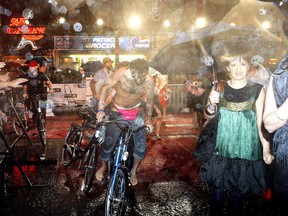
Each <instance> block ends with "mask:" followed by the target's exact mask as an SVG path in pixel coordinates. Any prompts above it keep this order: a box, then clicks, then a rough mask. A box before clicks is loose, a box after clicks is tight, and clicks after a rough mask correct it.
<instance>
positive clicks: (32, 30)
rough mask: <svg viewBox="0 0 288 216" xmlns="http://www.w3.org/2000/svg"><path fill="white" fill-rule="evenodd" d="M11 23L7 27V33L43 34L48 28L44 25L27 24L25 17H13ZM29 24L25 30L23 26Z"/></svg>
mask: <svg viewBox="0 0 288 216" xmlns="http://www.w3.org/2000/svg"><path fill="white" fill-rule="evenodd" d="M10 21H11V24H10V25H9V27H8V28H7V34H13V35H16V34H22V35H43V34H45V32H46V28H45V27H43V26H31V24H28V25H26V23H25V21H26V19H25V18H15V17H14V18H12V19H11V20H10ZM25 25H26V26H27V28H26V29H25V31H24V32H23V29H22V26H25Z"/></svg>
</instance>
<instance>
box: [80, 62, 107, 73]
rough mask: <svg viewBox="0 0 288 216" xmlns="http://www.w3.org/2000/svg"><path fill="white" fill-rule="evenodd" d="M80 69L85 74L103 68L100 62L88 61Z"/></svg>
mask: <svg viewBox="0 0 288 216" xmlns="http://www.w3.org/2000/svg"><path fill="white" fill-rule="evenodd" d="M81 68H83V70H84V71H85V72H96V71H98V70H100V69H102V68H103V66H102V63H101V62H100V61H88V62H86V63H84V64H82V65H81Z"/></svg>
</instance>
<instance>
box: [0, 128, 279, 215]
mask: <svg viewBox="0 0 288 216" xmlns="http://www.w3.org/2000/svg"><path fill="white" fill-rule="evenodd" d="M166 127H167V128H166V130H167V131H169V133H168V132H167V131H166V132H167V134H166V135H165V133H164V132H163V137H162V139H161V140H155V139H153V137H150V139H149V141H148V143H147V155H146V157H145V159H144V160H143V161H142V163H141V165H140V167H139V170H138V178H139V183H138V185H136V186H134V187H133V190H132V192H131V194H130V201H129V205H128V209H127V215H130V216H154V215H161V216H162V215H163V216H169V215H171V216H186V215H187V216H188V215H210V210H209V193H208V188H207V186H205V185H203V184H201V183H199V179H198V171H199V163H198V161H196V160H195V159H194V158H193V157H192V156H191V151H192V150H193V149H194V145H195V142H196V140H197V131H194V132H195V133H194V135H193V134H191V132H189V133H190V135H189V136H188V135H187V136H185V134H183V131H185V130H187V128H183V129H182V130H181V129H180V131H182V136H179V134H178V136H176V135H175V136H173V133H172V132H171V131H172V128H173V125H172V126H169V125H168V124H167V125H166ZM174 127H175V125H174ZM181 127H184V126H183V125H182V126H181ZM175 128H176V127H175ZM175 130H176V129H175ZM177 130H179V128H177ZM177 133H178V132H177ZM198 133H199V131H198ZM180 134H181V133H180ZM62 145H63V139H62V140H61V139H57V140H53V139H50V142H49V143H48V145H47V146H46V147H45V148H43V147H42V146H41V145H40V144H39V143H38V142H36V141H33V146H34V147H35V149H36V150H37V152H39V153H41V154H42V153H44V154H45V156H46V159H45V160H44V161H42V162H40V163H32V162H31V160H30V162H29V163H28V162H27V159H31V158H33V154H34V153H33V151H31V148H30V147H29V146H28V145H26V144H25V143H22V144H21V145H17V147H15V148H14V149H15V155H17V158H18V159H20V162H21V163H22V164H23V166H22V168H23V170H24V171H25V173H26V174H27V176H28V178H29V180H30V181H31V183H32V184H33V186H32V187H28V186H27V184H26V183H25V181H24V180H23V177H22V176H21V174H20V172H19V171H18V169H17V167H14V169H13V173H11V174H10V175H8V177H7V180H6V182H7V193H6V194H5V193H2V194H1V198H0V203H1V207H0V215H5V216H9V215H31V216H32V215H33V216H34V215H41V216H45V215H49V216H50V215H61V216H62V215H63V216H66V215H67V216H70V215H81V216H82V215H97V216H102V215H104V201H105V190H106V186H107V180H104V181H102V182H96V180H95V181H94V185H93V189H92V191H91V192H90V193H88V194H85V193H84V192H82V191H81V185H82V180H83V178H84V176H83V173H82V172H81V171H80V170H78V165H79V163H78V162H77V161H76V162H75V163H73V164H72V165H71V166H70V167H68V168H64V167H63V166H62V164H61V159H60V154H61V149H62ZM27 164H28V165H27ZM272 214H273V212H272V210H271V206H270V204H269V202H267V201H265V200H263V199H261V198H256V197H251V198H249V200H247V201H246V202H245V215H272ZM273 215H275V214H273Z"/></svg>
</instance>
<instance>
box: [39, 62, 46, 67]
mask: <svg viewBox="0 0 288 216" xmlns="http://www.w3.org/2000/svg"><path fill="white" fill-rule="evenodd" d="M39 65H40V67H42V66H46V65H47V62H46V61H41V62H40V64H39Z"/></svg>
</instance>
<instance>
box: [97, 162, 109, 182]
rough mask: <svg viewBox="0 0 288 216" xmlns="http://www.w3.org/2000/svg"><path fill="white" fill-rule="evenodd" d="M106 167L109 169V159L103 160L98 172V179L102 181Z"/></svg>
mask: <svg viewBox="0 0 288 216" xmlns="http://www.w3.org/2000/svg"><path fill="white" fill-rule="evenodd" d="M106 169H107V161H104V160H101V166H100V168H99V169H98V170H97V172H96V179H97V180H98V181H102V179H103V177H104V172H105V171H106Z"/></svg>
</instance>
